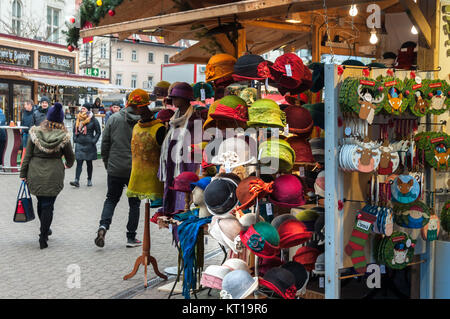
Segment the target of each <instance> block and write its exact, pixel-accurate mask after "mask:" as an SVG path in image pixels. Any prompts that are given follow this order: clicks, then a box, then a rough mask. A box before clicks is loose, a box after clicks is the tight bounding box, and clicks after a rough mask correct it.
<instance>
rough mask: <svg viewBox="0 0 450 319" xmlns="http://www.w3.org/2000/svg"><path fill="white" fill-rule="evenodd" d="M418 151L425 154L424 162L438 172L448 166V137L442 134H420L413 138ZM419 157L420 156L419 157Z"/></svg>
mask: <svg viewBox="0 0 450 319" xmlns="http://www.w3.org/2000/svg"><path fill="white" fill-rule="evenodd" d="M415 140H416V145H417V148H418V149H419V151H421V152H422V151H423V152H424V154H425V161H426V163H427V164H428V165H430V166H431V167H434V169H436V170H439V171H447V170H448V168H449V166H450V136H449V135H448V134H446V133H444V132H422V133H419V134H417V135H416V136H415ZM420 156H421V155H420Z"/></svg>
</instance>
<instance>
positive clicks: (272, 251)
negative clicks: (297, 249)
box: [240, 222, 280, 258]
mask: <svg viewBox="0 0 450 319" xmlns="http://www.w3.org/2000/svg"><path fill="white" fill-rule="evenodd" d="M240 236H241V242H242V243H243V244H244V245H245V246H246V247H247V248H248V249H250V250H251V251H252V252H253V253H254V254H255V255H257V256H259V257H262V258H272V257H274V256H276V255H277V253H278V252H279V248H280V247H279V245H280V236H279V235H278V232H277V230H276V229H275V227H273V226H272V225H271V224H269V223H267V222H258V223H256V224H254V225H251V226H250V227H249V228H248V229H247V230H246V231H241V235H240Z"/></svg>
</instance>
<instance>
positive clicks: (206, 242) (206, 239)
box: [205, 236, 208, 245]
mask: <svg viewBox="0 0 450 319" xmlns="http://www.w3.org/2000/svg"><path fill="white" fill-rule="evenodd" d="M205 245H208V236H205Z"/></svg>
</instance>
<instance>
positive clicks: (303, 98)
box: [284, 93, 309, 105]
mask: <svg viewBox="0 0 450 319" xmlns="http://www.w3.org/2000/svg"><path fill="white" fill-rule="evenodd" d="M284 100H285V101H286V102H287V103H288V104H290V105H302V104H307V103H308V101H309V98H308V96H307V95H306V94H305V93H300V94H293V95H292V94H286V95H285V96H284Z"/></svg>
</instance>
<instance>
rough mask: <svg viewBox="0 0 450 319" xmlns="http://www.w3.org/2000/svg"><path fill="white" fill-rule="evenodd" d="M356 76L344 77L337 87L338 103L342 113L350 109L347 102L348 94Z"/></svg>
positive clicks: (352, 87)
mask: <svg viewBox="0 0 450 319" xmlns="http://www.w3.org/2000/svg"><path fill="white" fill-rule="evenodd" d="M356 80H357V79H356V78H353V77H348V78H346V79H345V80H344V81H343V82H342V84H341V87H340V89H339V105H340V106H341V111H342V113H348V112H351V111H352V108H351V106H350V104H349V94H350V92H351V90H352V89H354V86H355V83H356Z"/></svg>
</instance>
